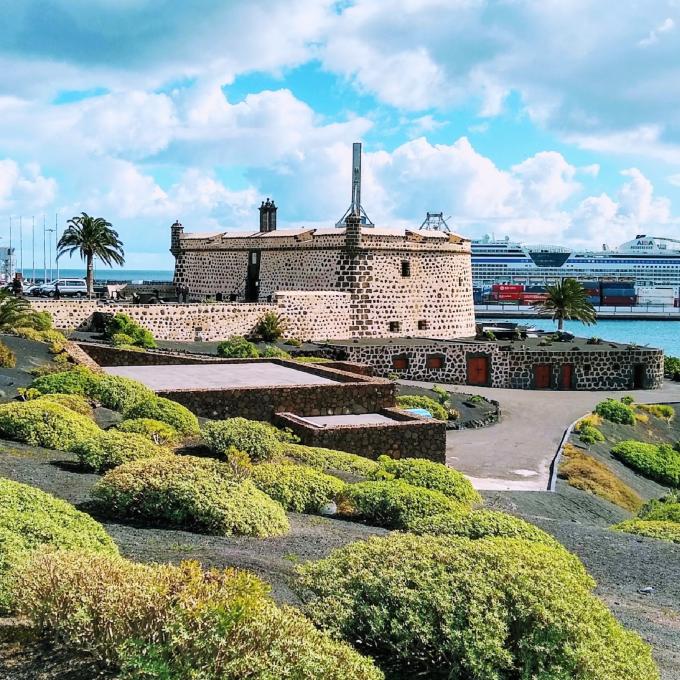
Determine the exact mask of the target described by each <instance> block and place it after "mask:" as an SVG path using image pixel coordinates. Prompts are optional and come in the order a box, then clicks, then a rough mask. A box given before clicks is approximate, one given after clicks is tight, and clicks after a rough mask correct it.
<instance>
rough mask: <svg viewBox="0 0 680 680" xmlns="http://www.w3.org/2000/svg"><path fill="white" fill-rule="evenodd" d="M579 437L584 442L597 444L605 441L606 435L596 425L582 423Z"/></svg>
mask: <svg viewBox="0 0 680 680" xmlns="http://www.w3.org/2000/svg"><path fill="white" fill-rule="evenodd" d="M578 438H579V439H580V440H581V441H582V442H583V443H584V444H597V443H598V442H603V441H605V436H604V435H603V434H602V432H600V431H599V430H598V429H597V428H596V427H595V426H594V425H588V424H585V425H581V427H580V428H579V430H578Z"/></svg>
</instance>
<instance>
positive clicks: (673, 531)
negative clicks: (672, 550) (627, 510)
mask: <svg viewBox="0 0 680 680" xmlns="http://www.w3.org/2000/svg"><path fill="white" fill-rule="evenodd" d="M612 529H614V531H622V532H624V533H626V534H636V535H638V536H647V537H648V538H658V539H659V540H661V541H671V542H672V543H680V524H678V523H677V522H673V521H671V520H661V519H654V520H649V519H627V520H625V521H624V522H620V523H619V524H615V525H614V526H613V527H612Z"/></svg>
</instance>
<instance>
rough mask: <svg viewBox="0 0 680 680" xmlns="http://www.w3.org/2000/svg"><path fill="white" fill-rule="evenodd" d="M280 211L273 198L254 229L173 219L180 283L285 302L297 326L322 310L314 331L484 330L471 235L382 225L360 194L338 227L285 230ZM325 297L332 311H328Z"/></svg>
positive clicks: (213, 293)
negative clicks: (195, 227) (201, 229)
mask: <svg viewBox="0 0 680 680" xmlns="http://www.w3.org/2000/svg"><path fill="white" fill-rule="evenodd" d="M355 163H356V156H355ZM276 212H277V208H276V206H275V204H274V203H273V202H272V201H270V200H269V199H267V201H266V202H263V203H262V206H261V207H260V228H259V230H258V231H255V232H252V233H244V232H242V231H239V232H211V233H185V232H184V228H183V227H182V225H181V224H179V222H176V223H175V224H173V225H172V227H171V230H172V240H171V244H172V245H171V252H172V254H173V255H174V256H175V259H176V265H175V278H174V283H175V285H176V286H181V287H184V286H186V287H187V288H188V289H189V294H190V299H191V300H195V301H199V300H205V299H206V298H207V297H211V298H218V299H220V298H221V299H223V300H229V301H231V302H245V303H268V304H274V305H277V306H279V307H281V308H282V309H283V310H284V311H285V313H286V316H287V320H288V323H289V327H290V328H289V330H290V331H291V333H292V334H294V333H295V328H296V327H298V320H304V319H305V318H310V317H314V318H315V319H318V320H319V323H318V327H317V331H316V332H315V333H313V334H312V335H311V336H307V339H323V338H347V337H376V338H382V337H401V336H404V335H409V336H415V337H433V338H460V337H469V336H473V335H474V334H475V319H474V305H473V299H472V270H471V256H470V241H469V240H468V239H465V238H463V237H461V236H458V235H457V234H453V233H446V232H442V231H434V230H422V231H421V230H409V229H388V228H378V227H375V226H373V225H372V224H371V223H370V221H369V220H368V218H367V217H366V216H365V213H363V210H362V209H361V205H360V203H359V199H358V197H357V198H355V199H353V203H352V206H351V210H349V211H348V214H347V215H346V217H345V218H343V220H342V221H341V222H340V223H338V225H336V226H335V227H330V228H322V229H311V228H305V227H301V228H297V229H285V230H283V229H282V230H279V229H277V228H276ZM324 306H325V307H326V308H327V310H328V312H329V313H327V314H324V313H323V312H322V314H321V317H319V308H320V307H324ZM303 325H304V327H305V328H307V327H308V324H304V323H303Z"/></svg>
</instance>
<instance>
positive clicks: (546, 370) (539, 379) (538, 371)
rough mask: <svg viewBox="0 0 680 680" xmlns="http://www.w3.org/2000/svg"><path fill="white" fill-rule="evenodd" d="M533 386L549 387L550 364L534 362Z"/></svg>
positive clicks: (544, 388) (538, 388) (538, 387)
mask: <svg viewBox="0 0 680 680" xmlns="http://www.w3.org/2000/svg"><path fill="white" fill-rule="evenodd" d="M534 387H535V388H536V389H537V390H547V389H548V388H549V387H550V364H534Z"/></svg>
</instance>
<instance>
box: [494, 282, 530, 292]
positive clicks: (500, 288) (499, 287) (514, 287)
mask: <svg viewBox="0 0 680 680" xmlns="http://www.w3.org/2000/svg"><path fill="white" fill-rule="evenodd" d="M491 290H492V291H495V292H498V293H521V292H522V291H523V290H524V286H523V285H522V284H521V283H494V284H493V286H491Z"/></svg>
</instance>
